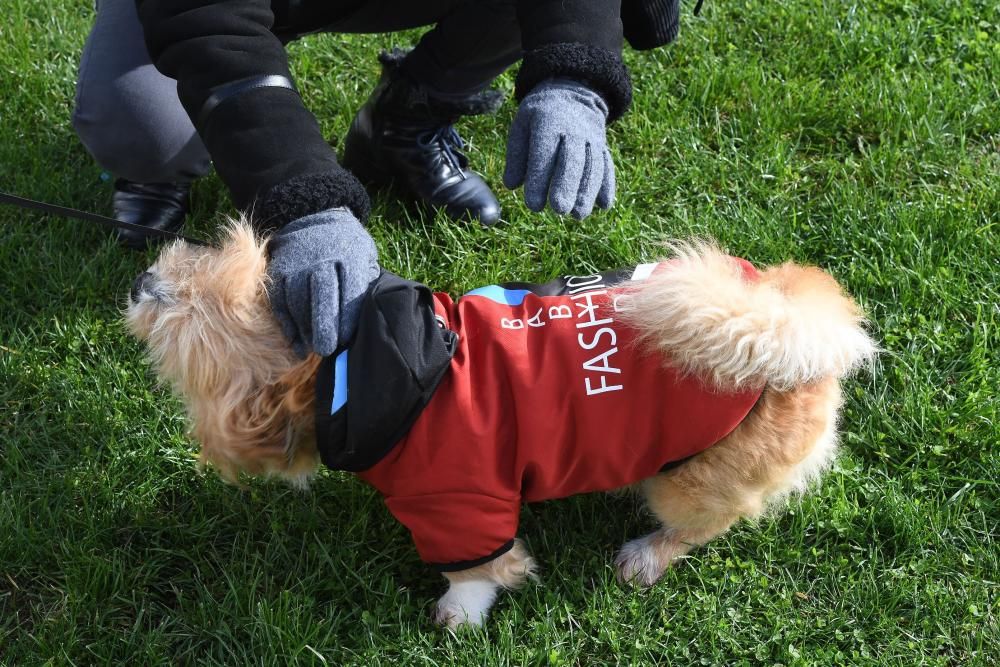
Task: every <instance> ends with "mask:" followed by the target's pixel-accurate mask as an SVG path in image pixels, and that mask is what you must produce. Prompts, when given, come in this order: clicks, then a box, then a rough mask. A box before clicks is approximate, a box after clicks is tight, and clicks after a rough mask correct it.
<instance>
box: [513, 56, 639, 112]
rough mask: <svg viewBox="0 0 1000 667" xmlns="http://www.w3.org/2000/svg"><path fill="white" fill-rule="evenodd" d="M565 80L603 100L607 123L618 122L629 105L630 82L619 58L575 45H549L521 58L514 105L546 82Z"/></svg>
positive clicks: (626, 69)
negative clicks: (577, 83) (589, 90)
mask: <svg viewBox="0 0 1000 667" xmlns="http://www.w3.org/2000/svg"><path fill="white" fill-rule="evenodd" d="M554 78H566V79H573V80H575V81H579V82H580V83H583V84H585V85H586V86H588V87H589V88H591V89H592V90H594V92H596V93H598V94H599V95H600V96H601V97H603V98H604V101H605V102H607V105H608V123H612V122H614V121H616V120H618V119H619V118H621V117H622V116H623V115H624V114H625V112H626V111H628V108H629V106H630V105H631V104H632V78H631V77H630V76H629V72H628V68H627V67H625V63H624V62H622V58H621V54H619V53H615V52H614V51H609V50H608V49H604V48H601V47H598V46H591V45H589V44H579V43H564V44H549V45H547V46H542V47H540V48H537V49H535V50H533V51H529V52H528V53H527V54H525V56H524V61H523V62H522V63H521V70H520V71H519V72H518V73H517V79H516V80H515V83H514V96H515V97H516V98H517V100H518V101H521V100H522V99H524V97H525V96H526V95H527V94H528V93H530V92H531V91H532V89H533V88H534V87H535V86H537V85H538V84H540V83H542V82H543V81H545V80H547V79H554Z"/></svg>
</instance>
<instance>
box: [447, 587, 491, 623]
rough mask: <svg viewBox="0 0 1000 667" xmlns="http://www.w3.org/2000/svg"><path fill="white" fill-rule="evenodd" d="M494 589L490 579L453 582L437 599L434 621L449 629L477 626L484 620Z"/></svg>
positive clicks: (488, 612)
mask: <svg viewBox="0 0 1000 667" xmlns="http://www.w3.org/2000/svg"><path fill="white" fill-rule="evenodd" d="M496 591H497V585H496V584H494V583H493V582H490V581H460V582H458V583H454V584H452V585H451V587H450V588H448V592H447V593H445V594H444V595H442V596H441V599H439V600H438V601H437V605H436V606H435V607H434V622H435V623H437V624H438V625H443V626H445V627H447V628H449V629H451V630H458V629H460V628H464V627H478V626H480V625H482V624H483V623H484V622H486V618H487V616H489V614H490V607H492V606H493V601H494V600H495V599H496Z"/></svg>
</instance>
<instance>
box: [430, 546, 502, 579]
mask: <svg viewBox="0 0 1000 667" xmlns="http://www.w3.org/2000/svg"><path fill="white" fill-rule="evenodd" d="M513 548H514V538H511V539H509V540H508V541H506V542H504V543H503V545H502V546H501V547H500V548H499V549H497V550H496V551H494V552H493V553H491V554H489V555H488V556H483V557H482V558H475V559H473V560H458V561H455V562H453V563H428V564H427V565H428V566H429V567H430V568H431V569H432V570H434V571H435V572H458V571H459V570H468V569H469V568H472V567H476V566H479V565H483V564H484V563H489V562H490V561H491V560H493V559H494V558H499V557H500V556H503V555H504V554H505V553H507V552H508V551H510V550H511V549H513Z"/></svg>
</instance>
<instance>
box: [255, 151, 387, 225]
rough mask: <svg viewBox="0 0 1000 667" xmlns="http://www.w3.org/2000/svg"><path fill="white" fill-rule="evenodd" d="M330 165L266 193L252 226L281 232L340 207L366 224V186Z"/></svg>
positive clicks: (343, 170)
mask: <svg viewBox="0 0 1000 667" xmlns="http://www.w3.org/2000/svg"><path fill="white" fill-rule="evenodd" d="M332 166H333V168H332V169H328V170H327V171H323V172H321V173H318V174H306V175H304V176H294V177H292V178H290V179H288V180H287V181H285V182H284V183H280V184H278V185H276V186H274V187H273V188H271V189H270V190H268V192H267V194H265V195H264V196H263V197H262V198H261V199H260V201H259V203H258V204H257V205H256V206H255V207H254V208H253V211H252V219H253V223H254V225H255V227H256V228H257V229H259V230H261V231H268V230H274V229H281V228H282V227H284V226H285V225H287V224H288V223H290V222H291V221H293V220H298V219H299V218H301V217H304V216H307V215H312V214H313V213H319V212H320V211H325V210H327V209H331V208H337V207H341V206H346V207H347V208H349V209H350V210H351V213H353V214H354V216H355V217H356V218H357V219H358V220H359V221H361V222H362V223H364V222H366V221H367V220H368V214H369V213H370V212H371V201H370V200H369V199H368V193H367V192H366V191H365V186H363V185H361V181H359V180H358V179H357V177H355V176H354V174H352V173H351V172H349V171H347V170H346V169H344V168H343V167H340V165H337V164H336V163H334V164H333V165H332Z"/></svg>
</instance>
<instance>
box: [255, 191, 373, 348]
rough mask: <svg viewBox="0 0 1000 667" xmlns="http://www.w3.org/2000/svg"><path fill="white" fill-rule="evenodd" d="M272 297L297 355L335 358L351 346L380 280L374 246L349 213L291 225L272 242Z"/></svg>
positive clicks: (309, 217) (327, 214) (315, 216)
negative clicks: (365, 305)
mask: <svg viewBox="0 0 1000 667" xmlns="http://www.w3.org/2000/svg"><path fill="white" fill-rule="evenodd" d="M270 252H271V262H270V264H269V265H268V274H269V276H270V279H271V286H270V288H269V290H268V294H269V296H270V298H271V308H272V310H273V311H274V315H275V317H277V318H278V321H279V322H280V323H281V328H282V330H283V331H284V333H285V336H287V337H288V339H289V340H290V341H291V343H292V347H293V348H294V349H295V352H296V353H297V354H299V355H300V356H305V355H306V353H308V352H309V351H310V350H312V351H314V352H316V353H317V354H319V355H322V356H327V355H330V354H333V353H334V352H335V351H336V350H337V347H338V346H339V345H340V344H342V343H345V342H348V341H350V339H351V338H352V337H353V335H354V330H355V327H356V325H357V318H358V314H359V312H360V310H361V303H362V300H363V298H364V295H365V292H366V290H367V289H368V285H369V284H370V283H371V282H372V281H373V280H375V279H376V278H377V277H378V275H379V266H378V253H377V251H376V249H375V242H374V241H373V240H372V237H371V236H369V235H368V232H367V231H365V228H364V227H363V226H362V225H361V223H360V222H358V219H357V218H356V217H355V216H354V214H353V213H351V211H350V210H348V209H346V208H334V209H329V210H327V211H323V212H321V213H315V214H313V215H307V216H305V217H302V218H299V219H298V220H294V221H293V222H291V223H289V224H288V225H287V226H286V227H285V228H283V229H282V230H281V231H279V232H278V233H276V234H275V235H274V236H273V237H272V238H271V242H270Z"/></svg>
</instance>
